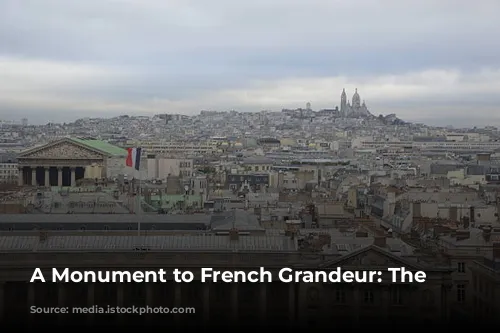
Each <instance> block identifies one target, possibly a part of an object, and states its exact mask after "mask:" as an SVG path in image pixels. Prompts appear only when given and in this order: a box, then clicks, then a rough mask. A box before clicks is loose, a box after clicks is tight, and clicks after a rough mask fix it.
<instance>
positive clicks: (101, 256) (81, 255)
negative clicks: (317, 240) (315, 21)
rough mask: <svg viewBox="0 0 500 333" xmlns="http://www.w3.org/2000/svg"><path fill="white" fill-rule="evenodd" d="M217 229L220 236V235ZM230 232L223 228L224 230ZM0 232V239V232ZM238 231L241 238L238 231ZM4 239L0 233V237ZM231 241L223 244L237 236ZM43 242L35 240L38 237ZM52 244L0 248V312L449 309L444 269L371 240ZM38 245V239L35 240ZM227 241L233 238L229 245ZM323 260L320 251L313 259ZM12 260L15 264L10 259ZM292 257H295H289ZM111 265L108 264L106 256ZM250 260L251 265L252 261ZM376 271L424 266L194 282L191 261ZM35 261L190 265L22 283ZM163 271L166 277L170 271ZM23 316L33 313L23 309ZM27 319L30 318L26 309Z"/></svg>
mask: <svg viewBox="0 0 500 333" xmlns="http://www.w3.org/2000/svg"><path fill="white" fill-rule="evenodd" d="M221 237H224V236H221ZM230 237H231V236H230ZM3 238H5V237H3ZM240 238H241V237H240ZM1 241H2V243H3V244H6V241H7V239H1ZM241 241H242V240H241V239H238V238H236V239H231V242H235V243H238V242H241ZM44 242H45V243H44ZM49 243H51V244H53V242H50V241H49V240H47V239H40V241H39V242H37V244H38V250H37V252H32V251H26V250H19V249H17V250H16V249H11V250H10V251H7V253H5V254H4V255H3V256H2V259H1V260H0V261H1V264H2V265H1V268H0V305H1V306H0V315H2V316H3V317H4V318H14V317H15V318H16V320H17V321H19V320H21V319H22V318H20V317H19V316H24V317H26V318H27V319H28V318H29V316H30V315H29V311H26V309H27V308H29V306H31V305H36V306H45V307H49V306H94V305H100V306H103V307H106V306H108V305H110V306H118V305H120V306H132V305H135V306H146V305H148V306H165V307H171V308H172V307H174V306H177V307H191V308H195V309H196V314H193V315H190V317H186V315H183V316H179V318H177V317H176V316H165V315H162V316H160V317H159V318H158V319H159V320H161V321H162V323H168V322H169V321H170V320H171V321H176V320H188V321H189V322H193V323H197V324H207V323H213V322H215V321H217V322H221V323H224V322H226V323H231V322H235V323H238V324H251V323H255V322H258V321H259V320H260V321H269V320H274V321H279V322H281V323H282V324H283V323H289V324H291V325H295V324H298V323H304V324H308V325H311V324H314V323H320V322H324V321H325V320H328V321H330V322H331V323H334V322H336V323H339V320H343V321H346V320H347V321H352V322H353V323H360V322H362V321H364V320H371V321H383V320H387V319H388V318H391V320H395V321H397V320H401V321H402V322H406V323H408V320H411V319H418V320H419V321H420V322H426V321H430V322H432V321H442V320H446V319H448V318H449V316H450V309H449V304H450V303H449V297H450V293H449V290H450V287H451V286H450V282H451V280H450V277H449V273H450V272H449V271H447V270H445V269H437V268H425V267H423V266H421V264H419V263H416V262H415V263H414V262H410V261H408V260H406V259H404V258H400V257H397V256H395V255H392V254H391V253H389V252H387V251H385V250H382V249H380V248H378V247H376V246H368V247H366V248H362V249H360V250H358V251H354V252H352V253H351V254H349V255H346V256H342V257H335V256H334V257H331V256H326V257H325V256H324V255H319V254H304V253H300V252H282V251H278V252H277V251H273V250H267V252H262V250H260V251H259V250H258V249H257V250H249V249H247V250H245V251H238V252H232V253H230V252H227V250H226V251H224V250H219V251H207V250H205V249H191V250H182V251H181V250H180V249H179V250H164V251H161V250H153V249H149V250H148V251H137V249H136V250H133V249H130V250H126V249H119V248H118V247H117V248H115V249H114V250H113V251H110V250H109V249H106V250H104V249H101V250H99V249H98V248H95V249H93V250H92V251H83V250H81V249H80V250H79V251H76V252H75V251H71V252H69V251H65V250H62V249H59V250H57V249H55V248H50V247H49V246H48V245H47V244H49ZM44 244H45V245H44ZM233 245H234V246H237V245H236V244H233ZM322 258H323V259H322ZM14 262H15V263H16V265H15V267H14V266H13V265H12V263H14ZM293 262H296V263H297V264H292V263H293ZM110 263H112V264H110ZM253 263H255V264H253ZM339 266H340V267H342V269H343V270H383V271H386V269H387V267H406V268H407V269H408V270H412V271H416V270H425V271H426V274H427V281H426V282H425V283H422V284H418V283H391V282H390V280H391V279H390V276H388V275H387V274H386V273H384V275H383V276H382V277H383V280H384V282H383V283H374V284H354V283H352V284H335V283H283V282H266V283H212V282H209V283H203V284H202V283H201V282H200V281H199V274H198V272H199V269H200V267H212V268H214V269H215V270H230V271H235V270H244V271H249V270H256V269H258V267H265V268H266V269H267V270H269V271H272V272H273V274H274V276H275V277H274V278H273V281H278V280H277V279H276V276H277V272H278V271H279V270H280V269H281V268H283V267H291V268H295V269H300V270H313V271H314V270H327V271H328V270H332V269H336V268H337V267H339ZM26 267H33V268H34V267H40V268H41V269H42V271H43V272H44V274H46V276H47V277H48V276H51V274H50V271H51V269H52V267H56V268H66V267H67V268H69V269H70V270H95V269H96V267H106V269H107V270H132V271H134V270H138V269H139V270H146V269H154V270H157V269H159V268H163V269H165V270H166V271H167V272H170V273H171V272H172V270H173V269H174V268H179V269H180V270H190V271H192V272H194V273H195V276H196V277H195V281H193V282H191V283H174V282H167V283H100V284H96V283H83V284H81V283H54V284H52V283H31V284H30V283H27V281H29V279H30V278H31V276H32V274H33V271H34V269H31V268H30V269H27V268H26ZM171 278H172V276H171V275H170V279H171ZM32 316H33V315H32ZM101 316H102V315H98V316H97V315H88V316H79V317H77V318H74V317H72V316H65V315H59V316H57V315H54V316H52V317H51V316H44V317H43V318H44V319H55V320H60V321H64V320H71V322H73V323H74V322H75V320H76V321H78V320H81V321H84V322H92V321H97V320H99V321H101V320H105V316H104V317H101ZM31 318H33V317H31ZM111 319H112V320H115V321H119V322H125V323H128V322H130V323H132V322H135V323H137V322H138V321H139V322H147V321H148V320H154V319H155V317H154V316H133V315H121V316H114V317H112V318H111Z"/></svg>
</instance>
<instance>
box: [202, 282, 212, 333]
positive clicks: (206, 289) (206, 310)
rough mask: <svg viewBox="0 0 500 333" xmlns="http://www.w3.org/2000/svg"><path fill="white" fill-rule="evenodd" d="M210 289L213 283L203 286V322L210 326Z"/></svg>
mask: <svg viewBox="0 0 500 333" xmlns="http://www.w3.org/2000/svg"><path fill="white" fill-rule="evenodd" d="M210 287H211V283H210V282H206V283H205V284H204V285H203V295H202V297H203V298H202V300H203V321H204V322H205V323H206V324H208V323H209V322H210Z"/></svg>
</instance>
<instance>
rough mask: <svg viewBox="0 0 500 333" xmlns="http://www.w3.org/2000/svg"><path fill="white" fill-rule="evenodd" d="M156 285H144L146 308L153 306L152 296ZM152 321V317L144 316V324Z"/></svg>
mask: <svg viewBox="0 0 500 333" xmlns="http://www.w3.org/2000/svg"><path fill="white" fill-rule="evenodd" d="M156 286H157V285H156V284H155V283H147V284H146V306H152V305H153V304H154V294H155V290H154V289H155V287H156ZM152 319H153V316H151V315H146V322H150V321H151V320H152Z"/></svg>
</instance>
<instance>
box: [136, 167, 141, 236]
mask: <svg viewBox="0 0 500 333" xmlns="http://www.w3.org/2000/svg"><path fill="white" fill-rule="evenodd" d="M136 172H137V173H138V175H137V178H136V179H137V181H138V183H139V186H138V188H137V236H140V235H141V215H142V208H141V195H142V181H141V179H142V177H141V170H140V166H139V170H137V171H136Z"/></svg>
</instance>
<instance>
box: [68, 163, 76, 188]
mask: <svg viewBox="0 0 500 333" xmlns="http://www.w3.org/2000/svg"><path fill="white" fill-rule="evenodd" d="M75 169H76V168H73V167H72V168H70V169H69V170H70V172H71V186H72V187H73V186H76V178H75V177H76V175H75Z"/></svg>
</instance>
